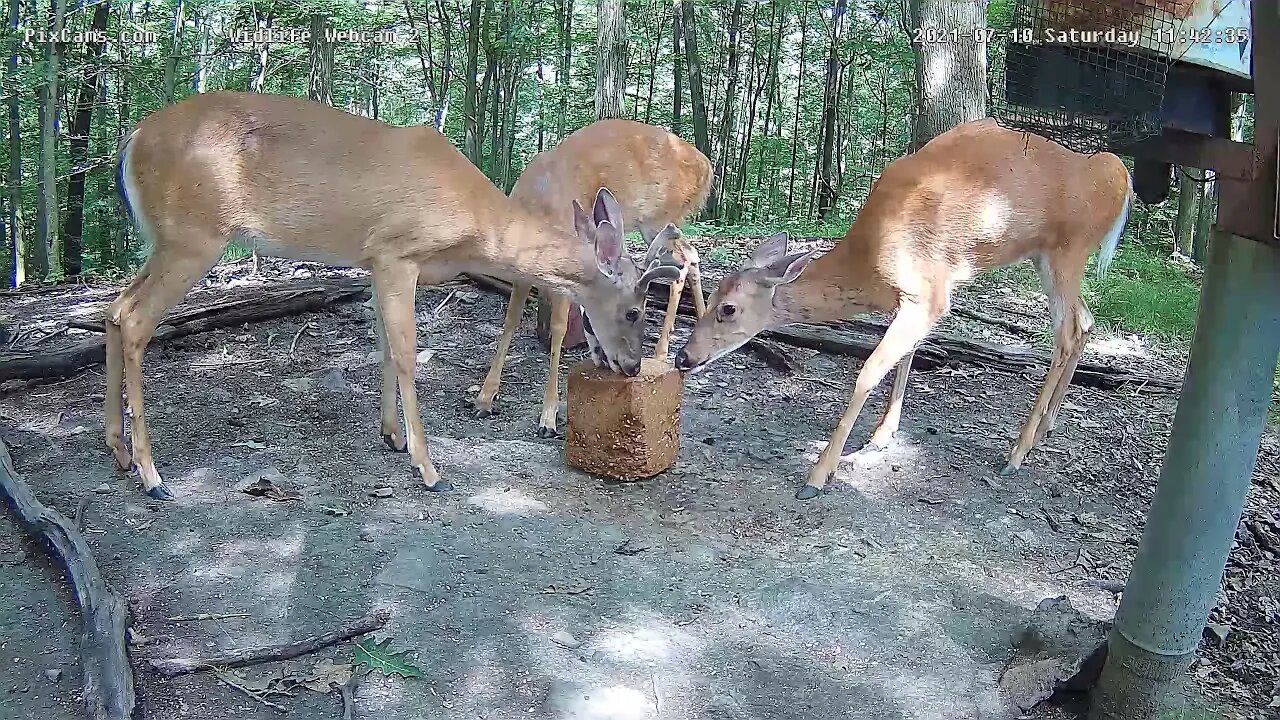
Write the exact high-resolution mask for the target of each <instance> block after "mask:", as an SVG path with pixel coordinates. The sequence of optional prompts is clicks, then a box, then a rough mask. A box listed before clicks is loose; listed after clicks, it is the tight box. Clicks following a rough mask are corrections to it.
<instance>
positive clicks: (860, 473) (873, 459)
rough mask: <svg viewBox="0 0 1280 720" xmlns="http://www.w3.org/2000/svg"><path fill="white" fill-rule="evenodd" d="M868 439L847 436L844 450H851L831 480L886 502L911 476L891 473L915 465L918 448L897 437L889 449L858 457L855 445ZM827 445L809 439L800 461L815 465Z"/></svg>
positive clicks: (857, 446) (841, 459)
mask: <svg viewBox="0 0 1280 720" xmlns="http://www.w3.org/2000/svg"><path fill="white" fill-rule="evenodd" d="M869 439H870V437H869V436H868V437H867V438H865V439H856V438H854V437H853V436H850V440H851V442H849V443H846V445H845V447H853V448H854V450H852V451H851V452H849V453H847V454H845V455H841V456H840V464H839V466H838V467H837V468H836V475H835V478H834V480H838V481H839V482H842V483H844V484H845V485H848V486H849V487H852V488H855V489H856V490H858V492H859V493H862V494H864V495H866V496H867V497H869V498H880V499H890V498H892V497H894V496H897V495H899V494H901V493H902V492H903V490H904V489H905V488H906V478H909V477H911V475H910V474H909V473H901V472H895V471H894V470H893V468H894V467H902V466H911V465H915V464H916V462H917V460H918V459H919V458H920V457H921V449H920V446H919V445H916V444H915V443H913V442H911V440H910V439H908V438H907V437H906V436H904V435H902V434H899V436H898V438H897V439H896V440H894V443H893V445H892V446H890V447H889V448H887V449H885V450H881V451H879V452H874V453H868V454H865V455H863V454H859V447H860V445H859V443H865V442H866V441H867V440H869ZM827 442H828V441H826V440H810V441H809V442H808V450H806V451H805V452H804V453H803V455H804V459H805V460H806V461H808V462H809V463H810V464H813V463H816V462H818V457H819V456H820V455H821V454H822V451H823V449H824V448H826V446H827ZM928 475H929V474H928V473H921V474H920V476H921V479H922V480H924V479H925V478H927V477H928Z"/></svg>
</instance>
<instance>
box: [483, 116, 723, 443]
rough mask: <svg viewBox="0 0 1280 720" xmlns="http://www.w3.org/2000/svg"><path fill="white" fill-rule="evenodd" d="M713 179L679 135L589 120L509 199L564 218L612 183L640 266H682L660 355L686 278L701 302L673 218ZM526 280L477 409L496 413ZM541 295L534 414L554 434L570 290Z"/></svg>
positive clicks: (588, 324)
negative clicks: (544, 302)
mask: <svg viewBox="0 0 1280 720" xmlns="http://www.w3.org/2000/svg"><path fill="white" fill-rule="evenodd" d="M711 178H712V167H711V161H710V160H708V159H707V157H706V156H705V155H703V154H702V153H701V152H699V151H698V150H697V149H696V148H694V147H693V146H692V145H690V144H689V143H687V142H685V141H684V140H682V139H680V137H679V136H678V135H674V134H672V133H670V132H668V131H667V130H665V129H663V128H660V127H655V126H653V125H647V124H645V123H641V122H636V121H634V120H620V119H607V120H599V121H597V122H594V123H591V124H590V125H587V126H586V127H583V128H582V129H580V130H577V131H575V132H573V133H571V134H570V135H568V136H567V137H565V139H564V140H562V141H560V143H559V144H558V145H556V146H555V147H554V148H551V149H550V150H544V151H543V152H541V153H538V155H536V156H535V157H534V158H533V160H532V161H530V162H529V165H528V167H526V168H525V170H524V172H523V173H521V175H520V178H519V179H518V180H516V184H515V187H513V188H512V189H511V198H512V199H513V200H515V201H517V202H519V203H520V204H522V205H524V207H525V208H527V209H528V210H529V212H531V213H533V214H535V215H537V216H539V217H542V218H544V219H545V220H546V221H547V222H548V223H550V224H551V225H556V226H565V227H568V224H569V221H570V218H569V213H568V212H567V210H566V209H567V208H568V207H569V204H570V202H571V201H574V200H583V199H585V198H590V197H591V195H592V193H594V192H595V191H596V188H599V187H606V186H607V187H608V188H609V189H610V190H612V191H613V193H614V197H616V198H617V199H618V202H619V203H620V204H621V205H622V209H623V216H624V218H625V224H626V225H627V226H628V227H633V226H634V227H637V228H638V229H639V230H640V235H641V236H642V237H643V238H644V241H645V244H646V245H647V246H648V250H647V252H646V254H645V257H644V260H643V261H642V262H641V263H640V265H641V267H646V268H647V267H649V266H650V265H651V264H652V263H654V262H655V261H659V260H661V262H659V265H663V266H665V265H667V264H670V263H672V262H675V263H679V265H678V268H679V272H680V274H679V276H678V277H676V278H675V279H674V280H673V281H672V283H671V293H670V294H671V298H672V302H671V304H669V305H668V307H667V315H666V319H665V320H664V323H663V328H662V331H661V335H660V337H659V340H658V350H659V352H656V353H655V354H656V355H657V356H658V357H660V358H663V359H665V358H666V356H667V345H668V343H669V338H670V335H671V328H672V326H673V325H674V324H675V312H676V308H675V305H676V304H678V303H679V299H680V292H681V290H682V289H683V287H684V284H685V280H686V278H687V279H688V282H689V285H690V290H691V292H692V294H693V300H694V303H695V304H696V307H697V309H698V310H699V311H701V310H703V309H705V300H704V298H703V297H702V284H701V282H700V281H699V276H698V267H697V262H698V254H697V252H696V251H695V250H694V249H693V247H692V246H691V245H690V244H689V243H688V241H687V240H685V239H684V238H683V237H682V236H681V233H680V230H679V228H678V226H679V225H681V224H683V222H684V221H685V219H686V218H688V217H689V216H690V215H693V214H694V213H696V212H698V211H699V210H701V209H702V207H703V205H704V204H705V203H706V200H707V194H708V193H709V192H710V190H711ZM660 254H661V255H662V257H661V258H659V255H660ZM531 289H532V288H531V287H530V286H529V285H527V284H516V285H515V286H514V287H513V288H512V292H511V300H510V303H509V304H508V305H507V315H506V319H505V320H504V321H503V324H502V334H501V335H499V336H498V347H497V350H496V351H495V353H494V358H493V362H492V363H491V364H490V366H489V373H488V374H487V375H486V376H485V379H484V385H482V386H481V388H480V393H479V394H478V395H477V396H476V398H475V401H474V403H473V405H474V407H475V410H476V416H477V417H482V418H484V417H489V416H490V415H493V414H494V413H495V409H494V399H495V398H496V397H497V395H498V388H499V385H500V384H501V382H502V369H503V365H504V364H505V362H506V359H507V352H508V351H509V350H510V347H511V339H512V336H513V335H514V334H515V331H516V328H517V327H518V326H519V324H520V318H521V316H522V315H523V313H524V306H525V302H526V301H527V300H528V298H529V294H530V291H531ZM549 294H550V296H551V323H550V330H551V333H550V334H551V357H550V362H549V364H548V367H547V382H546V385H545V386H544V387H543V392H542V412H541V414H540V415H539V418H538V436H539V437H553V436H555V434H556V413H557V408H558V407H559V404H560V384H559V383H560V375H559V370H560V351H561V346H562V344H563V341H564V335H565V329H566V327H567V325H568V320H569V300H568V298H566V297H565V296H564V295H563V294H556V293H549ZM593 321H594V318H593V317H591V316H589V315H584V317H583V330H584V335H585V336H586V339H587V345H588V347H589V348H590V355H591V358H592V360H593V361H595V362H596V364H598V365H604V364H606V363H604V362H602V355H601V354H600V346H599V342H598V340H597V339H596V337H595V333H594V331H593V324H592V323H593Z"/></svg>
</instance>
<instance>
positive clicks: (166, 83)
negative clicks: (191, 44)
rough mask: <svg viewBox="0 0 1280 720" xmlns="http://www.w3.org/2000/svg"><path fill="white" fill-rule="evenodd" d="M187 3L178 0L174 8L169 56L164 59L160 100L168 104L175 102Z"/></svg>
mask: <svg viewBox="0 0 1280 720" xmlns="http://www.w3.org/2000/svg"><path fill="white" fill-rule="evenodd" d="M185 13H186V5H185V3H184V2H183V0H177V2H176V4H175V5H174V9H173V27H172V28H171V29H170V31H169V57H167V58H165V61H164V77H163V79H162V80H161V82H160V93H161V95H160V102H161V103H163V104H165V105H168V104H169V103H171V102H173V91H174V89H175V88H176V87H177V82H178V81H177V78H178V56H179V54H180V53H181V52H182V31H183V29H185V27H186V15H185Z"/></svg>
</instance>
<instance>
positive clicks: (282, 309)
mask: <svg viewBox="0 0 1280 720" xmlns="http://www.w3.org/2000/svg"><path fill="white" fill-rule="evenodd" d="M368 294H369V281H368V280H339V281H330V282H325V283H321V284H315V285H308V286H299V287H286V288H273V289H270V290H266V291H262V292H254V293H252V294H250V295H249V296H248V297H238V298H234V299H232V300H225V301H221V302H216V303H211V304H209V305H204V306H200V307H196V308H190V309H187V310H183V311H181V312H177V313H173V314H172V315H170V316H169V317H167V318H165V320H163V321H162V323H161V325H160V327H159V328H157V329H156V332H155V335H154V336H153V337H152V338H151V341H152V342H163V341H165V340H171V339H173V338H177V337H183V336H185V335H193V334H196V333H201V332H208V331H210V330H216V329H219V328H226V327H237V326H240V325H244V324H245V323H250V322H261V321H263V320H271V319H274V318H280V317H289V316H292V315H298V314H301V313H305V312H313V311H316V310H319V309H321V308H323V307H326V306H329V305H334V304H337V303H343V302H352V301H356V300H360V299H363V298H365V297H368ZM68 326H72V325H71V323H68ZM74 327H78V328H81V329H86V330H91V331H96V332H104V328H103V325H102V321H84V320H81V321H76V322H75V325H74ZM105 360H106V345H105V343H104V339H103V338H101V337H95V338H89V339H86V340H83V341H81V342H79V343H77V344H75V345H73V346H71V347H69V348H64V349H62V350H56V351H54V352H49V353H32V352H21V353H0V382H4V381H6V380H31V379H35V378H60V377H70V376H72V375H75V374H76V373H78V372H80V371H82V370H84V369H85V368H86V367H89V366H91V365H97V364H100V363H102V362H104V361H105Z"/></svg>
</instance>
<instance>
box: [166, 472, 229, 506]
mask: <svg viewBox="0 0 1280 720" xmlns="http://www.w3.org/2000/svg"><path fill="white" fill-rule="evenodd" d="M163 477H164V480H165V482H166V483H167V484H168V485H169V486H170V487H171V488H172V489H173V494H174V498H173V501H172V502H173V503H174V504H175V505H177V506H179V507H192V506H195V505H209V504H211V503H213V502H216V503H221V502H222V500H221V499H218V500H213V501H211V500H208V499H207V498H209V497H213V496H215V495H217V496H221V495H222V491H223V489H224V488H225V485H226V481H225V480H224V479H223V478H222V477H221V476H219V475H218V474H217V473H215V472H214V471H213V468H210V467H206V466H200V467H197V468H193V469H192V470H191V471H189V472H187V473H185V474H183V475H180V476H178V477H169V476H163ZM201 498H206V499H203V500H202V499H201Z"/></svg>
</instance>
